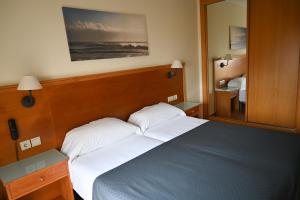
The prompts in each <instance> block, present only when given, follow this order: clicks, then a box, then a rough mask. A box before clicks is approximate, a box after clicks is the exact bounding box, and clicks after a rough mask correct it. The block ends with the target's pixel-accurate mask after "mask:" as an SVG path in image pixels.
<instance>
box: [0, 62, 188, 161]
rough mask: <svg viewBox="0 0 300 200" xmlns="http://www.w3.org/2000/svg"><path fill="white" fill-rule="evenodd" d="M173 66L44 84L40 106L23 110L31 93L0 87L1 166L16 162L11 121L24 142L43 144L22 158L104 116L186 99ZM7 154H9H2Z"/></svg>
mask: <svg viewBox="0 0 300 200" xmlns="http://www.w3.org/2000/svg"><path fill="white" fill-rule="evenodd" d="M169 70H170V65H165V66H157V67H148V68H142V69H135V70H126V71H120V72H112V73H104V74H97V75H90V76H81V77H73V78H66V79H58V80H51V81H44V82H42V85H43V87H44V88H43V89H42V90H40V91H34V92H33V95H34V97H35V98H36V105H35V106H34V107H32V108H30V109H28V108H24V107H23V106H22V105H21V103H20V101H21V98H22V97H23V96H24V95H25V94H26V93H25V92H20V91H17V90H16V86H7V87H1V88H0V141H1V146H0V152H2V153H1V154H0V166H2V165H5V164H8V163H10V162H14V161H15V160H16V153H15V143H14V142H13V141H12V140H11V138H10V133H9V128H8V125H7V120H8V119H10V118H14V119H16V122H17V126H18V129H19V133H20V139H19V140H18V142H20V141H24V140H27V139H30V138H33V137H36V136H40V137H41V140H42V145H40V146H38V147H34V148H31V149H29V150H26V151H21V150H20V148H19V145H18V148H19V156H20V158H25V157H28V156H31V155H34V154H37V153H39V152H42V151H45V150H48V149H51V148H60V147H61V145H62V142H63V139H64V137H65V134H66V133H67V131H69V130H70V129H72V128H74V127H77V126H80V125H82V124H85V123H87V122H89V121H92V120H95V119H99V118H102V117H117V118H120V119H123V120H127V118H128V117H129V115H130V114H131V113H132V112H134V111H136V110H138V109H141V108H142V107H144V106H146V105H151V104H155V103H158V102H166V101H167V97H168V96H172V95H175V94H177V95H178V100H177V101H175V102H173V103H178V102H179V101H183V99H184V94H183V93H184V92H183V72H182V70H179V71H178V73H177V75H176V76H175V77H173V78H172V79H168V77H167V72H168V71H169ZM3 152H5V153H3Z"/></svg>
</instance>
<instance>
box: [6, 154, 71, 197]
mask: <svg viewBox="0 0 300 200" xmlns="http://www.w3.org/2000/svg"><path fill="white" fill-rule="evenodd" d="M0 179H1V183H2V186H3V187H4V193H5V195H4V196H5V197H4V198H5V199H8V200H15V199H18V200H38V199H43V200H52V199H55V200H57V199H61V200H73V199H74V196H73V190H72V184H71V181H70V177H69V171H68V159H67V157H65V156H64V155H63V154H61V153H60V152H58V151H57V150H54V149H53V150H49V151H47V152H44V153H41V154H38V155H36V156H33V157H30V158H27V159H24V160H21V161H18V162H15V163H12V164H10V165H7V166H4V167H2V168H1V169H0ZM0 199H1V197H0Z"/></svg>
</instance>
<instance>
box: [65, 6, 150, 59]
mask: <svg viewBox="0 0 300 200" xmlns="http://www.w3.org/2000/svg"><path fill="white" fill-rule="evenodd" d="M63 16H64V21H65V27H66V32H67V38H68V44H69V50H70V56H71V61H81V60H95V59H108V58H122V57H134V56H147V55H149V49H148V36H147V26H146V16H145V15H138V14H123V13H114V12H105V11H94V10H86V9H77V8H69V7H63Z"/></svg>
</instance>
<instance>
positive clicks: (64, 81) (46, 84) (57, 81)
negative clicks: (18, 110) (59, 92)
mask: <svg viewBox="0 0 300 200" xmlns="http://www.w3.org/2000/svg"><path fill="white" fill-rule="evenodd" d="M166 68H171V65H169V64H168V65H160V66H154V67H144V68H137V69H128V70H122V71H114V72H105V73H99V74H91V75H83V76H73V77H67V78H59V79H51V80H44V81H41V84H42V85H43V87H50V86H57V85H64V84H69V83H76V82H82V81H91V80H96V79H101V78H110V77H116V76H125V75H128V74H137V73H142V72H150V71H157V70H160V69H166ZM17 87H18V85H7V86H0V92H8V91H11V90H16V89H17Z"/></svg>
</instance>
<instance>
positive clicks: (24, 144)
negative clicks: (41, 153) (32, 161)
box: [20, 140, 31, 151]
mask: <svg viewBox="0 0 300 200" xmlns="http://www.w3.org/2000/svg"><path fill="white" fill-rule="evenodd" d="M20 147H21V150H22V151H25V150H26V149H30V148H31V143H30V140H25V141H22V142H20Z"/></svg>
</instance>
